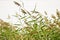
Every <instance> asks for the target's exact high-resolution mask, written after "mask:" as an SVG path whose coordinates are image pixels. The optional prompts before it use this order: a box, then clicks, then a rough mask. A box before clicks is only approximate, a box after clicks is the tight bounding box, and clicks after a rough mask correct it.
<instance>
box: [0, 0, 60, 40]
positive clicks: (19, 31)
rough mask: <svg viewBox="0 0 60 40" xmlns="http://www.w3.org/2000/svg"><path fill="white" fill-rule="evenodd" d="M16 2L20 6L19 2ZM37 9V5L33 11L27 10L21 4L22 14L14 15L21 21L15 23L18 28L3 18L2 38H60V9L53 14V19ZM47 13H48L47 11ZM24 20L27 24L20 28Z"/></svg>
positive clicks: (9, 39) (12, 39)
mask: <svg viewBox="0 0 60 40" xmlns="http://www.w3.org/2000/svg"><path fill="white" fill-rule="evenodd" d="M14 3H15V4H16V5H18V6H20V4H19V3H17V2H15V1H14ZM35 9H36V7H35V8H34V10H33V11H27V10H25V8H23V7H22V6H20V12H21V13H22V15H21V14H19V13H16V15H14V16H15V17H16V18H18V21H19V23H20V24H15V25H17V28H16V27H15V26H12V25H10V24H9V23H6V22H3V21H2V20H1V21H0V40H60V11H58V10H57V11H56V16H54V15H52V16H51V19H48V17H46V16H42V15H41V13H40V12H38V11H36V10H35ZM45 14H46V15H47V12H45ZM22 20H23V22H24V24H25V25H26V26H25V27H23V28H18V26H21V23H22V22H21V21H22ZM24 24H23V25H24Z"/></svg>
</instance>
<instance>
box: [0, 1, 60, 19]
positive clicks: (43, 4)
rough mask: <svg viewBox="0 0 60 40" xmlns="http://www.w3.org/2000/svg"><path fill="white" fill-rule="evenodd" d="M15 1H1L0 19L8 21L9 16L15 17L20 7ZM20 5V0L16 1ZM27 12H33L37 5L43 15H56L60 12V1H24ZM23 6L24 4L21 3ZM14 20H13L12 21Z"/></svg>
mask: <svg viewBox="0 0 60 40" xmlns="http://www.w3.org/2000/svg"><path fill="white" fill-rule="evenodd" d="M13 1H14V0H0V18H2V19H6V18H7V15H8V14H10V15H13V14H14V13H16V12H17V11H18V6H16V5H15V4H14V3H13ZM15 1H17V2H19V3H20V0H15ZM22 2H23V3H24V7H25V9H27V10H30V11H31V10H33V8H34V6H35V4H37V10H38V11H40V12H41V13H44V11H47V13H48V15H50V14H53V13H54V14H55V12H56V9H59V10H60V0H22ZM21 4H22V3H21ZM12 20H13V19H12Z"/></svg>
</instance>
